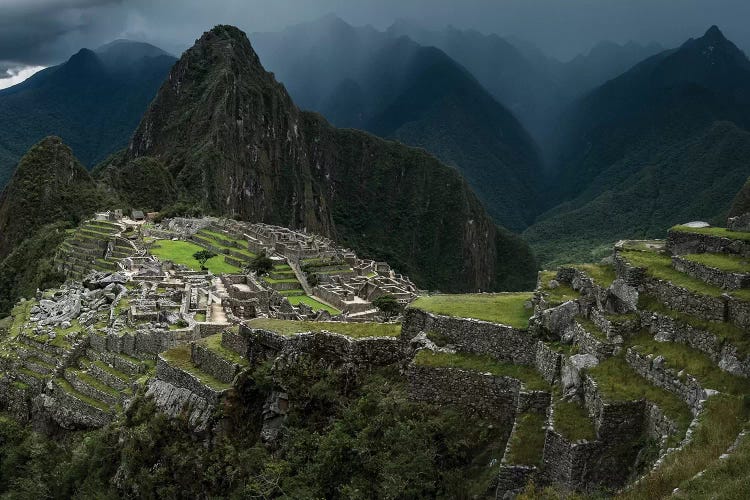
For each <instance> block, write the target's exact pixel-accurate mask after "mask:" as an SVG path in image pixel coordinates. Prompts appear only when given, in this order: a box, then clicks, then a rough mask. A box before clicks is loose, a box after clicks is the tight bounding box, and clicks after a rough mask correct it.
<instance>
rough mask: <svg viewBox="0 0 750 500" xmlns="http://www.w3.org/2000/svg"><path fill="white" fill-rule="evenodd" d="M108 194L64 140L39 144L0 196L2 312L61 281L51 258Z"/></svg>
mask: <svg viewBox="0 0 750 500" xmlns="http://www.w3.org/2000/svg"><path fill="white" fill-rule="evenodd" d="M104 203H105V196H104V195H102V193H101V192H100V191H99V189H98V188H97V186H96V184H95V182H94V180H93V179H92V178H91V175H90V174H89V173H88V171H87V170H86V169H85V168H84V167H83V165H81V163H80V162H79V161H78V160H77V159H76V158H75V157H74V156H73V153H72V151H71V150H70V148H68V147H67V146H66V145H65V144H63V142H62V140H61V139H60V138H58V137H47V138H45V139H43V140H42V141H40V142H39V143H38V144H36V145H35V146H33V147H32V148H31V149H30V150H29V152H28V153H26V155H24V157H23V158H22V159H21V161H20V162H19V163H18V167H17V168H16V171H15V173H14V174H13V177H11V180H10V182H9V183H8V185H7V186H5V189H4V190H3V192H2V193H1V194H0V314H2V313H7V312H8V311H9V309H10V307H12V305H13V304H14V303H15V301H16V300H17V299H18V297H19V296H21V295H25V296H29V295H32V294H33V293H34V291H35V290H36V289H37V288H46V287H48V286H50V285H51V284H53V283H54V282H55V280H57V279H60V276H57V274H56V273H54V272H53V270H52V267H51V263H50V258H51V257H52V254H53V253H54V250H55V248H56V247H57V245H59V244H60V243H61V242H62V240H63V239H64V237H65V235H66V233H65V229H66V228H68V227H73V226H74V225H75V224H77V223H78V222H80V220H81V219H83V218H85V217H88V216H90V215H91V214H92V213H93V212H94V211H96V209H98V208H100V207H101V206H102V205H103V204H104Z"/></svg>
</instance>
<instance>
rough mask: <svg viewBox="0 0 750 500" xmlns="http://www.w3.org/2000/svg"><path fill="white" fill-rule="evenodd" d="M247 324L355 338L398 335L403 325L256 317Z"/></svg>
mask: <svg viewBox="0 0 750 500" xmlns="http://www.w3.org/2000/svg"><path fill="white" fill-rule="evenodd" d="M247 326H249V327H250V328H261V329H265V330H271V331H274V332H277V333H280V334H282V335H294V334H296V333H305V332H322V331H327V332H333V333H340V334H342V335H347V336H349V337H354V338H364V337H398V336H399V335H401V325H399V324H395V323H343V322H340V321H328V322H326V321H287V320H282V319H271V318H255V319H251V320H249V321H248V322H247Z"/></svg>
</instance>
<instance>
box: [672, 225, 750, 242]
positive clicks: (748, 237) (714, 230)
mask: <svg viewBox="0 0 750 500" xmlns="http://www.w3.org/2000/svg"><path fill="white" fill-rule="evenodd" d="M671 230H672V231H678V232H681V233H696V234H706V235H708V236H719V237H721V238H729V239H730V240H743V241H750V233H743V232H736V231H730V230H729V229H727V228H724V227H687V226H675V227H673V228H672V229H671Z"/></svg>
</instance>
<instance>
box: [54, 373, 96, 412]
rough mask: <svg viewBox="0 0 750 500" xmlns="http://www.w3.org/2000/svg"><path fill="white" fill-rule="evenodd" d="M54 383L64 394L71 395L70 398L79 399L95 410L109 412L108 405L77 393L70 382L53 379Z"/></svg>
mask: <svg viewBox="0 0 750 500" xmlns="http://www.w3.org/2000/svg"><path fill="white" fill-rule="evenodd" d="M54 383H55V384H57V385H58V386H60V388H62V389H63V390H64V391H65V392H67V393H68V394H71V395H72V396H74V397H76V398H78V399H80V400H81V401H83V402H84V403H86V404H88V405H90V406H93V407H95V408H99V409H100V410H102V411H109V405H108V404H106V403H103V402H101V401H99V400H98V399H94V398H90V397H88V396H87V395H85V394H83V393H81V392H78V391H77V390H76V389H75V388H74V387H73V386H72V385H70V382H68V381H67V380H65V379H63V378H55V379H54Z"/></svg>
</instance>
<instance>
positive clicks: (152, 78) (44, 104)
mask: <svg viewBox="0 0 750 500" xmlns="http://www.w3.org/2000/svg"><path fill="white" fill-rule="evenodd" d="M175 61H176V59H175V58H174V57H173V56H171V55H169V54H167V53H166V52H164V51H162V50H161V49H159V48H157V47H154V46H153V45H149V44H144V43H138V42H130V41H126V40H119V41H116V42H113V43H111V44H107V45H105V46H103V47H100V48H99V49H97V50H96V51H92V50H89V49H81V50H80V51H79V52H78V53H76V54H75V55H73V56H72V57H71V58H70V59H69V60H68V61H66V62H65V63H63V64H60V65H58V66H54V67H50V68H47V69H44V70H42V71H40V72H39V73H37V74H35V75H34V76H32V77H31V78H29V79H28V80H26V81H25V82H22V83H20V84H18V85H15V86H13V87H10V88H7V89H4V90H0V109H2V110H3V121H2V123H0V187H2V186H3V185H5V183H6V182H7V181H8V179H9V178H10V175H11V173H12V172H13V168H14V167H15V164H16V162H17V161H18V160H19V159H20V158H21V156H22V155H23V154H24V152H26V151H27V150H28V149H29V148H30V147H31V146H32V145H33V144H35V143H36V142H37V141H39V140H41V139H42V138H44V137H46V136H49V135H58V136H60V137H61V138H62V139H63V140H64V141H65V142H66V143H67V144H69V145H70V146H71V147H72V148H73V150H74V151H75V152H76V155H77V156H78V157H79V158H80V159H81V161H82V162H83V164H84V165H86V166H87V167H89V168H91V167H93V166H94V165H95V164H96V163H98V162H100V161H102V160H103V159H105V158H106V157H107V156H108V155H109V154H111V153H113V152H115V151H116V150H118V149H120V148H122V147H124V146H125V145H126V144H127V142H128V140H129V138H130V134H131V133H132V131H133V129H134V128H135V127H136V125H137V124H138V120H139V119H140V116H141V114H142V113H143V111H144V110H145V109H146V106H147V105H148V103H149V102H150V101H151V99H152V98H153V97H154V95H155V94H156V90H157V89H158V87H159V85H160V84H161V82H162V81H163V79H164V77H165V76H166V75H167V73H168V71H169V68H170V67H171V66H172V64H174V62H175Z"/></svg>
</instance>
